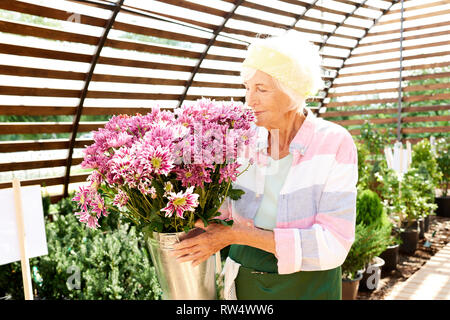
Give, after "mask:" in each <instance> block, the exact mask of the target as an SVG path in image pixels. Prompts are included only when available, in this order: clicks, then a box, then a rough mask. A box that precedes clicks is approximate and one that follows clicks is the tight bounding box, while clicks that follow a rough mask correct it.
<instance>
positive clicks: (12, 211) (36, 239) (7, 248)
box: [0, 185, 48, 265]
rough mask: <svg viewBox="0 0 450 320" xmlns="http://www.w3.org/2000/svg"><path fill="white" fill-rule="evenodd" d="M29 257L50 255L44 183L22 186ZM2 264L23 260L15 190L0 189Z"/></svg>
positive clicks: (0, 262) (0, 253) (0, 247)
mask: <svg viewBox="0 0 450 320" xmlns="http://www.w3.org/2000/svg"><path fill="white" fill-rule="evenodd" d="M20 191H21V198H22V211H23V221H24V231H25V239H26V248H27V258H33V257H38V256H42V255H47V254H48V249H47V239H46V236H45V224H44V210H43V207H42V196H41V186H40V185H35V186H24V187H21V188H20ZM0 205H1V208H0V265H2V264H7V263H11V262H15V261H20V259H21V255H20V246H19V235H18V230H19V229H18V226H17V218H16V208H15V205H14V193H13V189H12V188H11V189H3V190H0Z"/></svg>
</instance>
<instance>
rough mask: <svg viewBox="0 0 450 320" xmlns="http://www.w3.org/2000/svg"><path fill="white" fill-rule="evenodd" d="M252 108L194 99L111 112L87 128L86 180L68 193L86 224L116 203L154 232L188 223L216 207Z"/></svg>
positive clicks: (246, 142)
mask: <svg viewBox="0 0 450 320" xmlns="http://www.w3.org/2000/svg"><path fill="white" fill-rule="evenodd" d="M253 123H254V114H253V112H252V111H251V110H249V109H246V108H244V105H243V104H242V103H236V102H231V103H226V102H216V101H212V100H209V99H200V100H198V101H196V102H195V103H194V104H192V105H183V106H182V107H181V108H178V109H174V111H173V112H170V111H162V110H161V109H159V108H153V109H152V111H151V112H150V113H148V114H146V115H141V114H136V115H135V116H128V115H119V116H113V117H112V118H111V119H110V120H109V122H108V123H107V124H106V125H105V127H104V128H100V129H99V130H98V131H95V132H94V133H93V136H94V143H93V144H92V145H90V146H87V147H86V148H85V150H84V159H83V162H82V164H81V166H82V168H90V169H93V171H92V173H91V175H90V176H89V178H88V181H90V185H89V186H87V187H82V188H80V190H79V191H78V192H77V194H76V196H75V197H74V198H73V199H72V200H73V201H77V203H78V206H79V209H80V212H77V213H76V214H77V216H79V220H80V221H81V222H85V223H87V225H88V226H89V227H91V228H96V227H98V225H99V224H98V219H99V218H100V217H101V216H106V215H107V212H108V211H107V210H109V209H110V210H116V211H118V212H120V213H122V214H124V215H126V216H127V217H128V218H130V219H132V220H133V221H134V222H135V223H136V224H137V225H144V226H146V225H150V226H151V228H152V229H153V230H154V231H159V232H163V231H164V232H172V231H181V230H185V231H187V230H189V229H190V228H192V227H193V224H194V222H195V220H196V219H198V218H202V219H203V220H204V221H206V222H208V221H210V220H212V219H213V218H214V217H215V216H216V215H218V214H217V210H218V209H219V207H220V205H221V203H222V202H223V200H224V198H225V197H226V196H227V195H228V193H229V192H230V190H232V189H230V188H232V187H230V185H231V182H232V181H235V180H236V178H237V176H238V174H239V172H240V170H241V169H242V168H240V165H239V163H238V162H237V159H238V157H239V156H240V155H241V154H242V152H244V150H245V148H248V147H249V146H250V145H251V143H252V142H253V141H254V136H255V131H254V126H253Z"/></svg>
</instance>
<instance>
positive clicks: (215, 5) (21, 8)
mask: <svg viewBox="0 0 450 320" xmlns="http://www.w3.org/2000/svg"><path fill="white" fill-rule="evenodd" d="M401 4H402V1H400V0H305V1H300V0H261V1H256V0H214V1H212V0H184V1H181V0H155V1H139V0H125V1H122V0H115V1H112V0H111V1H110V0H55V1H40V0H2V1H0V58H1V59H0V79H1V81H0V98H1V102H0V117H2V119H3V120H2V121H0V156H1V157H2V158H1V160H0V187H10V185H11V183H10V180H11V179H10V178H11V176H12V174H15V175H17V176H20V177H21V178H22V180H25V181H24V182H23V184H24V185H27V184H36V183H39V184H45V185H46V186H55V187H56V186H60V187H62V189H60V193H59V194H56V195H54V197H53V201H56V200H57V199H60V198H61V197H62V196H63V195H65V194H67V192H68V190H69V186H71V184H72V183H77V182H83V181H84V180H83V179H85V177H86V175H87V173H86V172H85V171H83V170H80V168H79V164H80V163H81V159H82V154H81V150H82V149H83V148H84V146H85V145H88V144H90V143H92V140H91V139H92V136H91V135H90V134H89V133H90V132H91V131H92V130H96V129H97V128H99V127H101V126H103V125H104V123H105V122H106V120H107V118H108V117H110V116H112V115H115V114H121V113H126V114H135V113H136V112H140V113H146V112H148V111H149V110H151V107H152V106H153V105H155V104H158V105H160V106H162V107H164V108H168V109H171V108H174V107H177V106H179V105H181V104H183V103H188V102H189V101H193V100H196V99H198V98H200V97H202V96H205V97H211V98H215V99H216V100H230V99H234V100H239V101H243V100H244V90H243V86H242V84H241V80H240V78H239V75H240V73H239V64H240V63H241V62H242V61H243V58H244V54H245V50H246V48H247V45H248V44H249V43H250V41H251V40H252V38H254V37H256V36H261V35H262V36H264V35H273V34H277V33H279V32H280V30H281V29H285V30H286V29H294V30H297V31H300V32H303V33H307V34H308V36H309V37H310V39H311V41H312V42H313V44H314V45H316V46H317V47H318V48H319V49H320V54H321V57H322V67H323V74H322V78H323V79H324V81H325V84H326V86H325V87H324V88H323V89H322V90H321V91H320V92H319V93H318V94H317V96H316V97H314V98H311V99H309V100H308V105H309V107H310V108H311V110H314V111H315V112H316V113H317V115H318V116H320V117H324V118H325V119H327V120H330V121H334V122H336V123H339V124H341V125H343V126H345V127H346V128H347V129H348V130H350V132H351V133H352V134H354V135H355V138H356V139H357V138H358V137H357V135H358V134H359V132H360V128H361V126H362V125H363V124H364V121H365V120H369V121H372V123H373V124H374V125H375V127H376V128H379V129H380V130H384V129H385V128H387V127H392V128H396V127H397V120H398V118H399V117H401V121H400V123H401V126H402V127H401V130H400V132H401V135H402V136H401V138H402V139H403V141H406V140H409V141H413V142H416V141H418V140H420V139H421V138H423V137H429V136H430V135H434V136H437V137H439V136H445V137H448V136H449V135H450V134H449V129H448V128H449V127H450V126H449V116H450V84H449V83H450V81H448V80H449V78H450V77H449V76H450V41H449V25H450V22H449V21H450V1H448V0H440V1H438V0H427V1H423V0H404V1H403V9H402V5H401ZM402 12H403V26H401V23H400V18H401V15H402ZM400 43H401V45H400ZM400 48H401V54H400ZM400 57H401V62H402V66H401V68H400ZM400 74H401V79H400ZM400 80H401V81H400ZM399 95H400V97H401V100H400V101H401V103H402V105H401V114H399V112H398V111H399V110H398V107H399ZM99 116H100V117H102V120H101V121H99V120H98V118H95V117H99ZM55 117H56V120H55ZM24 119H27V120H24ZM29 137H32V138H29ZM393 138H395V137H393ZM64 151H66V152H67V154H65V155H60V154H59V153H58V152H64ZM56 153H58V155H56ZM40 171H42V173H39V172H40Z"/></svg>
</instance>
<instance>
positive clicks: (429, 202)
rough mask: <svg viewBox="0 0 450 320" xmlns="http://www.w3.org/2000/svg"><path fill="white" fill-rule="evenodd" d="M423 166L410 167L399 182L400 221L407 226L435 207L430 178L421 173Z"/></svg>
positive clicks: (429, 212)
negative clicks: (401, 215) (401, 214)
mask: <svg viewBox="0 0 450 320" xmlns="http://www.w3.org/2000/svg"><path fill="white" fill-rule="evenodd" d="M422 170H423V167H421V168H410V169H409V170H408V172H406V173H405V175H404V176H403V180H402V182H401V187H400V189H401V196H400V198H399V202H398V206H399V208H398V210H399V212H402V213H403V214H404V216H403V217H402V219H401V220H402V222H404V226H405V227H406V228H408V227H409V226H411V225H412V223H413V222H414V221H415V220H417V219H418V218H420V217H423V216H425V215H429V214H431V213H432V212H433V210H435V209H436V205H435V204H434V201H433V198H432V197H431V191H432V190H434V187H433V184H432V180H431V179H430V177H429V176H427V175H425V174H424V173H423V171H422Z"/></svg>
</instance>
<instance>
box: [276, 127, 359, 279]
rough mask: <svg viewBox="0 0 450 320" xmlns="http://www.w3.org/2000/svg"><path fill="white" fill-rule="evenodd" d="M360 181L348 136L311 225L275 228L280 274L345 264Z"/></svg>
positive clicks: (353, 232) (351, 143) (334, 164)
mask: <svg viewBox="0 0 450 320" xmlns="http://www.w3.org/2000/svg"><path fill="white" fill-rule="evenodd" d="M357 180H358V157H357V150H356V146H355V143H354V141H353V138H352V137H351V135H350V134H346V135H344V138H343V139H342V140H341V142H340V145H339V147H338V149H337V152H336V156H335V159H334V161H333V164H332V168H331V169H330V170H329V174H328V176H327V178H326V180H325V184H324V188H323V191H322V194H321V196H320V200H319V203H318V208H317V215H316V216H315V220H314V223H313V224H312V226H311V227H310V228H305V229H301V228H300V229H298V228H276V229H274V236H275V245H276V253H277V258H278V272H279V273H280V274H288V273H293V272H297V271H317V270H329V269H333V268H336V267H338V266H340V265H341V264H342V263H343V262H344V261H345V258H346V257H347V254H348V251H349V250H350V247H351V245H352V243H353V241H354V238H355V220H356V183H357ZM299 209H300V208H299Z"/></svg>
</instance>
